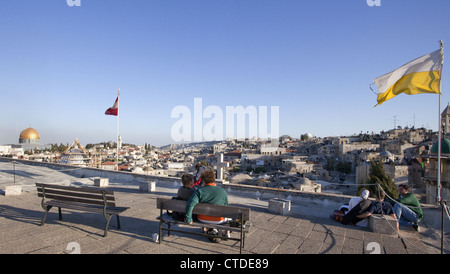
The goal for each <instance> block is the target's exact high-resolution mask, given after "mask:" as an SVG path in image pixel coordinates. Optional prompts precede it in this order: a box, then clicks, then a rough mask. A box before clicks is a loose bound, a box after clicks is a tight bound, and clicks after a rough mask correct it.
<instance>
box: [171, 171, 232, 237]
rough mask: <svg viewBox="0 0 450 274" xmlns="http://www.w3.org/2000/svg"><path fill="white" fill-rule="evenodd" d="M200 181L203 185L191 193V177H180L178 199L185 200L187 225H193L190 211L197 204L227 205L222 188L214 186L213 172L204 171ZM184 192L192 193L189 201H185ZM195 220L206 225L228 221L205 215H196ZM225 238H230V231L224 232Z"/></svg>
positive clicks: (225, 194)
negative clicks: (180, 183) (180, 184)
mask: <svg viewBox="0 0 450 274" xmlns="http://www.w3.org/2000/svg"><path fill="white" fill-rule="evenodd" d="M201 180H202V182H204V184H205V185H204V186H203V187H200V188H197V189H195V190H194V191H193V187H192V183H193V182H194V181H193V178H192V176H190V175H188V174H185V175H183V177H182V183H183V186H182V187H180V189H179V191H178V198H179V199H182V200H187V203H186V210H185V214H184V219H185V221H186V223H188V224H192V223H193V216H192V210H193V209H194V206H195V205H196V204H197V203H205V204H215V205H228V195H227V192H226V191H225V190H224V189H223V188H221V187H218V186H216V184H215V180H216V175H215V174H214V171H212V170H206V171H204V172H203V173H202V175H201ZM189 181H191V182H192V183H191V182H189ZM192 191H193V192H192ZM186 192H187V193H189V192H192V194H191V195H190V197H189V199H187V196H186V195H185V194H186ZM183 194H184V195H183ZM197 219H198V220H199V221H200V222H203V223H207V224H223V223H225V222H227V221H228V219H226V218H223V217H213V216H207V215H197ZM203 232H204V233H206V228H203ZM226 238H230V231H226Z"/></svg>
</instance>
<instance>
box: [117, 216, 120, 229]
mask: <svg viewBox="0 0 450 274" xmlns="http://www.w3.org/2000/svg"><path fill="white" fill-rule="evenodd" d="M116 216H117V229H120V219H119V215H118V214H117V215H116Z"/></svg>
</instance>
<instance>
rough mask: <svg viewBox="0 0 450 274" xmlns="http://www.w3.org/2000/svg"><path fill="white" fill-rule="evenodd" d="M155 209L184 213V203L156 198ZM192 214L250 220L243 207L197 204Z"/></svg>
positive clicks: (247, 210)
mask: <svg viewBox="0 0 450 274" xmlns="http://www.w3.org/2000/svg"><path fill="white" fill-rule="evenodd" d="M156 204H157V208H159V209H165V210H172V211H177V212H185V210H186V201H183V200H176V199H168V198H157V199H156ZM192 213H193V214H200V215H207V216H216V217H226V218H233V219H241V218H242V219H244V220H245V221H248V220H250V209H249V208H245V207H237V206H223V205H213V204H204V203H198V204H196V205H195V207H194V209H193V210H192Z"/></svg>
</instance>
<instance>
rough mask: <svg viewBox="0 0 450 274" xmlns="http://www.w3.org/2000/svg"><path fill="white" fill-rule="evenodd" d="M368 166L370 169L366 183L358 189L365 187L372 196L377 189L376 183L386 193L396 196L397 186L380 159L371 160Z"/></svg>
mask: <svg viewBox="0 0 450 274" xmlns="http://www.w3.org/2000/svg"><path fill="white" fill-rule="evenodd" d="M370 166H371V170H370V174H369V179H368V180H367V184H368V185H367V186H366V185H362V186H360V187H359V189H358V190H360V189H361V188H363V187H365V188H366V189H368V190H369V191H370V194H371V196H372V197H373V195H374V193H375V192H377V191H378V185H380V186H381V188H382V189H383V190H384V191H385V192H386V193H387V195H389V196H390V197H392V198H394V199H396V198H398V189H397V186H396V185H395V183H394V180H392V178H391V177H389V176H388V175H387V174H386V171H385V170H384V166H383V163H382V162H381V161H377V162H375V161H373V160H371V161H370Z"/></svg>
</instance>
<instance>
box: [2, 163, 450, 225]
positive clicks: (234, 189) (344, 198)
mask: <svg viewBox="0 0 450 274" xmlns="http://www.w3.org/2000/svg"><path fill="white" fill-rule="evenodd" d="M12 161H17V162H18V163H22V164H26V165H34V166H44V167H48V168H51V169H55V170H60V171H62V172H67V173H69V174H71V175H73V176H76V177H82V178H89V177H102V178H108V179H109V180H110V181H112V182H120V183H122V184H126V185H136V186H137V187H139V184H140V183H141V182H147V181H155V182H156V186H157V187H158V186H164V187H177V186H181V182H180V181H181V178H180V177H169V176H158V175H146V174H137V173H131V172H126V171H115V170H104V169H97V168H89V167H83V168H78V167H76V166H72V165H65V164H57V163H48V162H37V161H29V160H21V159H12V158H4V157H0V162H12ZM218 185H221V186H222V187H223V188H225V189H226V190H227V192H228V193H230V194H235V195H241V196H247V197H249V198H257V199H263V200H269V199H272V198H281V199H287V200H291V201H292V202H293V203H301V204H309V205H311V206H313V205H314V206H315V207H319V208H323V209H324V213H323V214H322V215H323V216H326V215H327V214H328V215H329V214H331V213H332V211H330V210H332V209H338V208H339V207H340V205H342V204H346V203H348V201H349V200H350V198H352V196H348V195H341V194H333V193H323V192H304V191H299V190H289V189H277V188H270V187H260V186H252V185H244V184H231V183H221V182H218ZM422 209H423V211H424V221H425V222H426V225H427V226H429V227H433V228H440V224H441V217H440V216H441V207H440V206H434V205H428V204H423V205H422ZM444 221H445V231H450V221H449V219H448V218H447V216H445V220H444Z"/></svg>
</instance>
